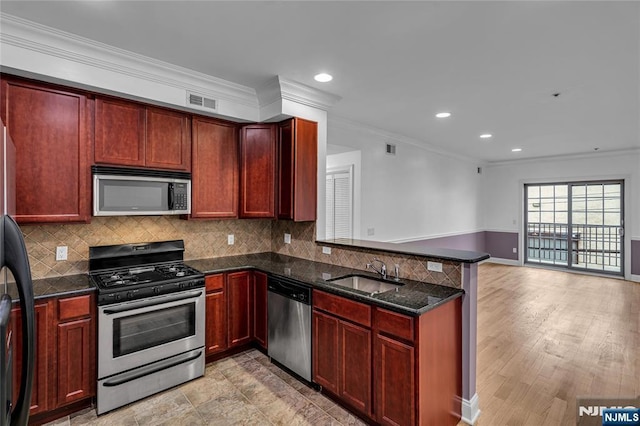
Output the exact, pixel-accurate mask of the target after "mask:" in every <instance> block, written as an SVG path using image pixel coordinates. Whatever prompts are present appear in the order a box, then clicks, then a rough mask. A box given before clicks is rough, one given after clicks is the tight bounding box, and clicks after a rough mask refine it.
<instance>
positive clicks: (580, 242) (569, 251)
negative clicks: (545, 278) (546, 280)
mask: <svg viewBox="0 0 640 426" xmlns="http://www.w3.org/2000/svg"><path fill="white" fill-rule="evenodd" d="M619 232H620V227H619V226H611V225H572V226H571V232H569V226H568V225H563V224H557V223H529V224H527V260H528V261H530V262H539V263H553V264H561V265H567V264H568V259H569V256H571V265H572V266H578V267H585V268H590V269H591V268H595V269H600V270H616V269H619V268H620V267H621V266H622V257H621V256H622V247H621V244H622V238H620V234H619ZM569 237H571V238H569ZM569 245H571V247H569Z"/></svg>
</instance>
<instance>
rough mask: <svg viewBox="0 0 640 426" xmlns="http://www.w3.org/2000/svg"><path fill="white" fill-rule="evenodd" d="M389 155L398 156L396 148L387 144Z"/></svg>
mask: <svg viewBox="0 0 640 426" xmlns="http://www.w3.org/2000/svg"><path fill="white" fill-rule="evenodd" d="M387 154H389V155H396V146H395V145H392V144H390V143H388V144H387Z"/></svg>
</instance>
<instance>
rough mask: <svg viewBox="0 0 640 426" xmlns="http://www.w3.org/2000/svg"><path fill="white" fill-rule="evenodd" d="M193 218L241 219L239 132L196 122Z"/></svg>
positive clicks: (229, 126)
mask: <svg viewBox="0 0 640 426" xmlns="http://www.w3.org/2000/svg"><path fill="white" fill-rule="evenodd" d="M192 133H193V146H192V150H193V172H192V173H193V174H192V182H191V184H192V191H191V193H192V199H191V202H192V205H191V217H194V218H236V217H238V129H237V127H236V126H235V125H233V124H230V123H224V122H218V121H214V120H206V119H203V118H194V119H193V124H192Z"/></svg>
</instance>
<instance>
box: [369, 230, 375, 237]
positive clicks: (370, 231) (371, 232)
mask: <svg viewBox="0 0 640 426" xmlns="http://www.w3.org/2000/svg"><path fill="white" fill-rule="evenodd" d="M375 233H376V228H367V236H369V237H370V236H372V235H375Z"/></svg>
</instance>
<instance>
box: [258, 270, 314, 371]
mask: <svg viewBox="0 0 640 426" xmlns="http://www.w3.org/2000/svg"><path fill="white" fill-rule="evenodd" d="M268 283H269V292H268V295H267V297H268V300H267V322H268V324H269V340H268V342H269V344H268V350H267V353H268V354H269V356H270V357H271V359H272V360H275V361H277V362H278V363H280V364H282V365H283V366H285V367H287V368H288V369H290V370H291V371H293V372H294V373H296V374H297V375H299V376H300V377H302V378H303V379H305V380H307V381H311V288H310V287H307V286H305V285H303V284H301V283H299V282H297V281H293V280H290V279H286V278H275V277H269V280H268Z"/></svg>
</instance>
